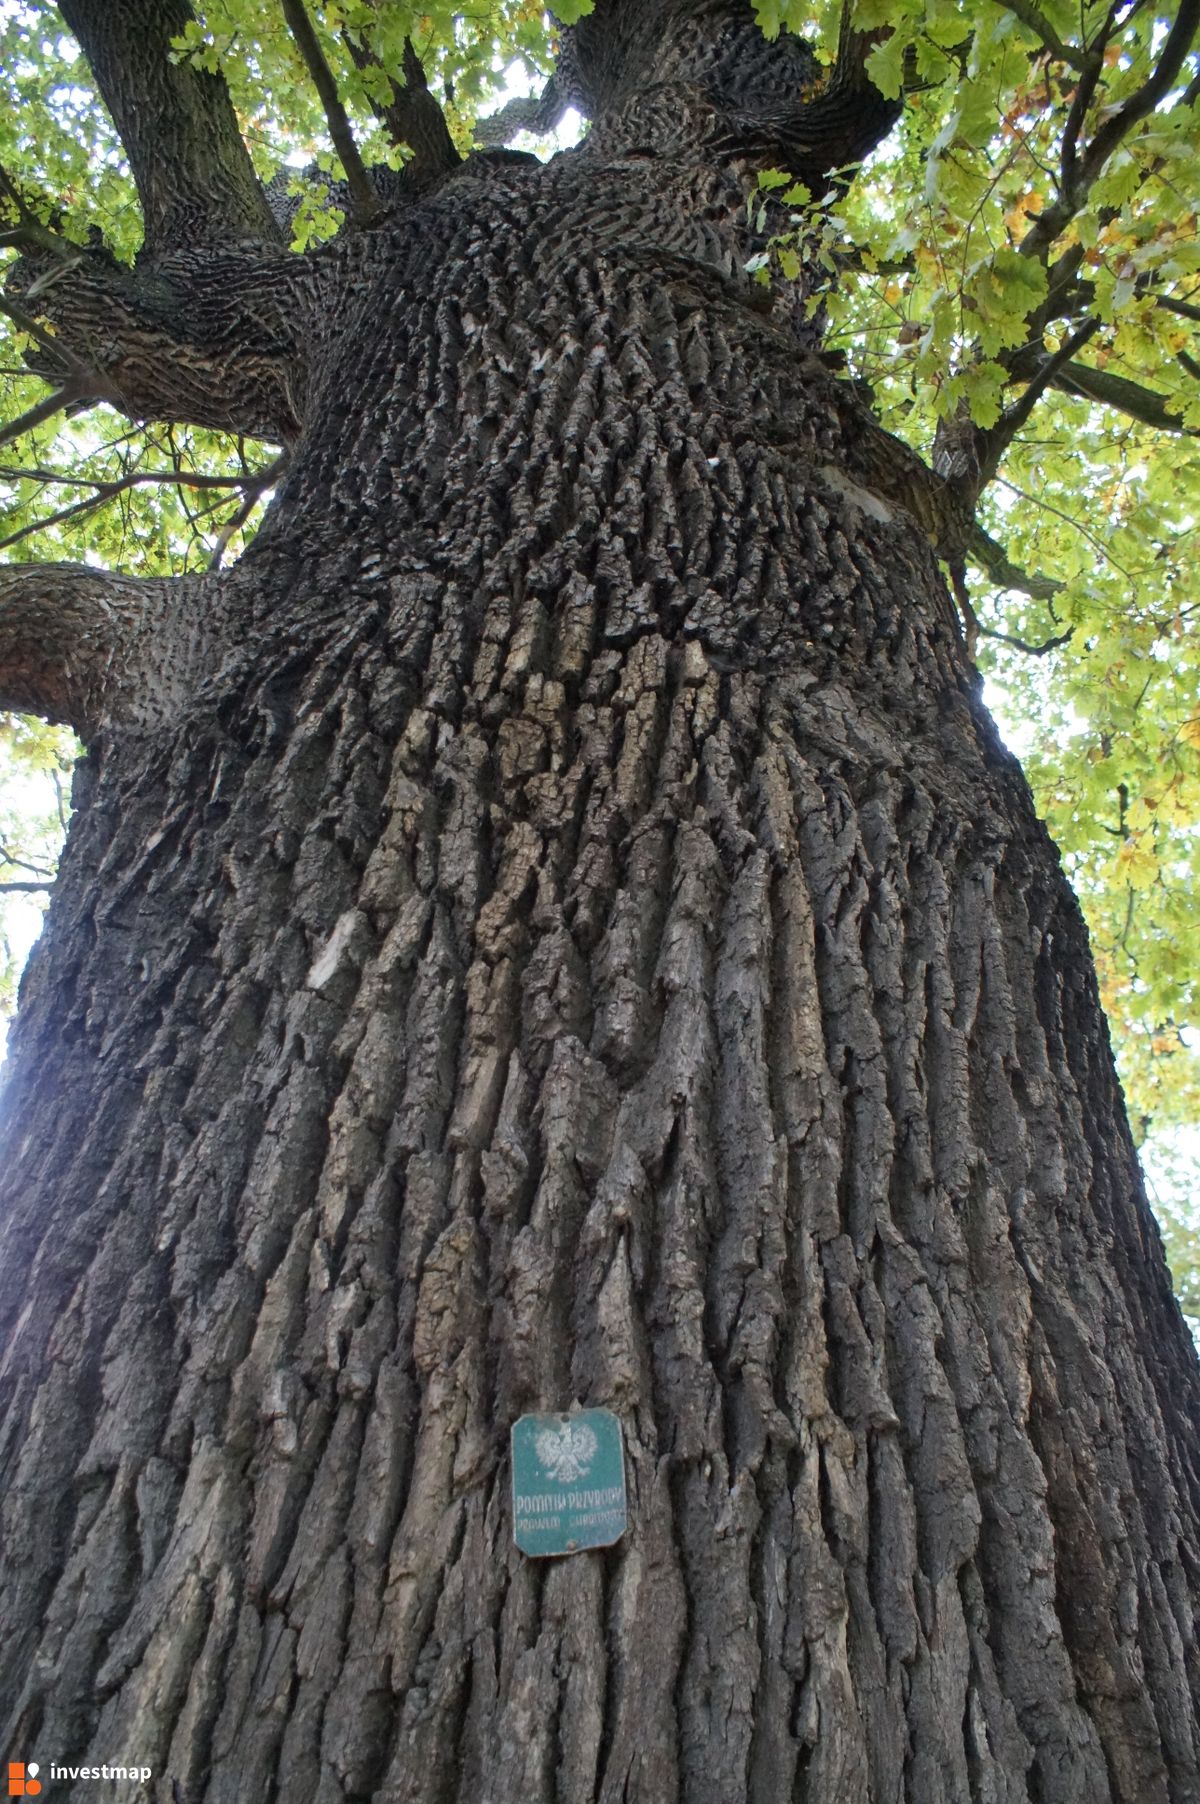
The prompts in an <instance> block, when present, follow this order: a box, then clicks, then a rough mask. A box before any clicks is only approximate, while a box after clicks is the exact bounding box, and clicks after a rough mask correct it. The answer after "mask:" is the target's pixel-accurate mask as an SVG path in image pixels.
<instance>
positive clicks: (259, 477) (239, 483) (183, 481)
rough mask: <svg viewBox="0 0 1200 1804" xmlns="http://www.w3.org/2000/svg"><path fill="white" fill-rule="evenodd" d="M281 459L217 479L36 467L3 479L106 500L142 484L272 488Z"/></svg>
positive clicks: (15, 469)
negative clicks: (94, 493) (89, 492)
mask: <svg viewBox="0 0 1200 1804" xmlns="http://www.w3.org/2000/svg"><path fill="white" fill-rule="evenodd" d="M279 468H280V459H278V458H276V459H275V461H274V463H272V464H270V465H268V466H267V468H266V469H265V470H259V471H257V472H256V471H253V470H250V471H247V472H246V473H245V474H244V475H240V476H214V475H208V474H206V473H205V472H203V471H200V470H182V469H181V470H130V471H129V472H128V473H127V474H126V475H125V476H71V475H63V474H62V473H61V472H60V471H58V470H43V469H38V468H37V467H33V468H27V467H25V466H23V465H6V464H0V479H5V478H7V479H9V480H12V481H17V480H21V481H26V482H41V483H45V484H46V486H47V487H57V488H66V489H97V490H103V491H105V493H106V495H107V496H112V495H115V494H118V493H119V492H120V491H121V490H122V489H131V488H136V486H137V485H138V483H141V482H161V483H168V484H177V485H178V486H179V487H180V488H186V489H244V488H247V487H254V488H256V489H264V488H269V486H270V485H271V483H272V482H274V481H275V479H276V477H277V475H278V474H279Z"/></svg>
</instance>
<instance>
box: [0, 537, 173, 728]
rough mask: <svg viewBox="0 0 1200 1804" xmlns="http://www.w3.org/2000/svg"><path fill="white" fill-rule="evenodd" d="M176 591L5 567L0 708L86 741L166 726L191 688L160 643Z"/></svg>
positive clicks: (33, 567) (37, 567)
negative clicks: (119, 729)
mask: <svg viewBox="0 0 1200 1804" xmlns="http://www.w3.org/2000/svg"><path fill="white" fill-rule="evenodd" d="M172 588H173V585H172V584H170V583H168V582H159V581H147V582H139V581H137V580H136V579H135V578H133V577H129V576H114V575H111V574H109V573H107V572H105V571H99V570H90V569H88V568H87V567H86V566H85V565H83V564H0V708H8V709H12V710H13V711H14V712H15V713H20V714H38V715H41V716H42V717H43V719H45V720H50V721H54V722H55V723H56V724H59V725H64V726H70V727H73V728H74V729H75V731H76V732H77V733H78V734H79V736H80V738H81V739H83V740H85V741H86V740H88V739H91V738H94V737H95V735H96V734H97V732H99V731H100V730H101V728H102V727H104V726H107V725H110V724H113V723H115V722H117V721H125V722H129V723H136V724H142V725H148V724H151V723H152V722H154V721H156V720H160V719H163V718H165V717H167V716H168V715H169V714H170V713H171V712H173V711H174V710H175V709H177V708H178V706H179V705H180V703H181V701H182V699H183V695H184V692H185V680H186V679H185V672H184V666H183V661H182V660H180V664H179V668H178V670H177V669H175V668H174V667H173V660H172V658H171V655H170V653H169V651H167V650H166V649H164V648H163V647H162V646H161V644H160V641H159V633H160V628H161V624H162V621H163V618H164V614H165V611H166V601H167V596H168V594H169V592H170V591H171V590H172Z"/></svg>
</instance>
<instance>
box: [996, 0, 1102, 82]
mask: <svg viewBox="0 0 1200 1804" xmlns="http://www.w3.org/2000/svg"><path fill="white" fill-rule="evenodd" d="M997 4H998V5H1000V6H1002V7H1003V8H1004V10H1005V12H1009V13H1012V14H1013V16H1014V18H1017V19H1020V21H1021V23H1022V25H1028V27H1029V29H1030V31H1032V32H1035V33H1036V34H1037V36H1038V37H1039V38H1040V39H1041V40H1042V43H1043V44H1044V45H1045V46H1046V49H1047V50H1048V51H1049V52H1050V54H1051V56H1056V57H1058V59H1059V61H1060V62H1064V63H1068V64H1069V65H1070V67H1071V68H1072V69H1081V68H1082V67H1083V58H1082V56H1081V55H1080V53H1079V51H1078V50H1076V48H1075V46H1074V45H1073V44H1064V43H1063V41H1062V39H1061V38H1060V37H1059V35H1058V33H1057V32H1056V31H1055V29H1054V27H1053V25H1051V23H1050V21H1049V19H1048V18H1047V17H1046V15H1045V13H1043V12H1042V11H1041V9H1040V8H1039V7H1037V6H1034V5H1033V4H1032V3H1031V0H997Z"/></svg>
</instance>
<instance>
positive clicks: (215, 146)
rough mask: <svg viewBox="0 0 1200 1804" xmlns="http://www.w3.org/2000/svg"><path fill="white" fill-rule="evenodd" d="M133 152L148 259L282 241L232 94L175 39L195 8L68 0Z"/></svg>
mask: <svg viewBox="0 0 1200 1804" xmlns="http://www.w3.org/2000/svg"><path fill="white" fill-rule="evenodd" d="M59 11H60V12H61V13H62V16H63V19H64V20H65V21H66V24H67V26H68V27H69V28H70V30H71V31H72V32H73V34H74V35H75V37H76V38H77V39H78V41H79V45H80V48H81V49H82V51H83V54H84V56H85V57H86V58H87V61H88V64H89V66H90V68H91V71H92V74H93V75H94V76H95V78H96V84H97V86H98V87H99V89H100V93H101V95H102V97H103V99H104V104H105V105H106V106H107V108H108V110H109V112H110V113H111V115H112V119H113V124H114V125H115V126H116V128H117V132H118V134H119V135H120V138H121V142H122V144H123V145H124V146H125V150H126V153H127V155H128V157H129V163H130V167H131V168H132V170H133V176H134V180H135V182H136V183H137V190H138V197H139V199H140V201H141V205H142V215H143V219H144V222H145V231H146V240H145V247H144V254H146V255H149V256H151V257H155V258H157V257H159V256H161V255H163V254H164V253H166V252H168V251H171V250H175V249H178V248H180V247H182V246H188V247H191V248H196V247H199V246H201V245H214V246H215V245H223V244H229V243H230V242H237V241H239V240H242V239H247V238H253V239H261V240H265V241H267V242H268V243H269V242H272V241H274V240H275V239H276V238H277V236H278V234H277V231H276V227H275V222H274V220H273V219H272V217H271V213H270V210H269V208H268V207H267V204H266V200H265V199H264V196H263V191H262V188H261V186H260V184H259V181H258V178H257V176H256V175H255V173H254V168H253V165H252V164H251V161H250V156H249V152H248V151H247V149H246V146H245V145H244V144H243V142H242V138H241V134H240V132H239V131H238V125H237V119H236V117H235V115H234V110H233V103H232V102H231V100H230V98H229V90H228V88H227V87H226V85H225V79H224V77H223V76H221V75H209V74H207V73H206V72H205V71H204V70H202V69H199V68H197V67H196V65H195V64H194V63H192V62H190V61H188V60H187V59H186V58H185V59H183V60H181V61H173V60H172V41H173V40H174V39H176V38H178V37H180V36H181V35H182V34H183V32H184V30H185V28H186V27H187V26H188V25H189V24H191V23H192V22H193V21H194V18H195V15H194V13H193V12H192V9H191V6H190V5H189V4H188V3H187V0H59Z"/></svg>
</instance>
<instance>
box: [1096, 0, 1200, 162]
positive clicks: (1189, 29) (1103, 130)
mask: <svg viewBox="0 0 1200 1804" xmlns="http://www.w3.org/2000/svg"><path fill="white" fill-rule="evenodd" d="M1198 29H1200V0H1180V3H1179V11H1178V12H1177V13H1176V15H1175V21H1174V24H1173V25H1172V26H1171V29H1170V31H1169V32H1168V33H1167V40H1166V42H1165V44H1164V45H1163V47H1162V51H1161V53H1160V55H1159V59H1158V62H1157V64H1156V65H1155V68H1154V71H1153V73H1152V74H1151V75H1150V77H1149V78H1148V79H1147V80H1146V81H1145V82H1143V83H1142V86H1141V87H1140V88H1139V89H1138V90H1137V92H1136V94H1132V95H1131V96H1130V97H1129V99H1128V100H1127V101H1125V102H1124V104H1123V105H1122V106H1120V107H1119V108H1118V109H1117V111H1116V112H1115V113H1114V114H1113V115H1112V116H1111V117H1110V118H1108V119H1106V120H1105V122H1104V124H1103V125H1102V126H1101V127H1100V129H1099V131H1098V132H1097V133H1096V136H1095V137H1094V138H1093V139H1092V142H1091V144H1090V145H1089V146H1088V148H1087V151H1086V153H1085V154H1084V157H1083V161H1082V165H1081V168H1080V181H1081V183H1082V184H1083V187H1084V190H1085V192H1086V190H1087V189H1088V188H1090V187H1091V185H1092V183H1093V182H1094V181H1095V179H1096V177H1097V176H1098V175H1099V174H1100V171H1101V170H1102V169H1103V167H1104V165H1105V163H1107V161H1108V159H1109V157H1110V156H1111V155H1112V153H1113V151H1114V150H1115V149H1116V148H1117V145H1118V144H1119V143H1120V142H1121V139H1122V138H1123V137H1124V136H1125V135H1126V133H1127V132H1128V131H1129V130H1130V128H1131V127H1132V126H1134V125H1136V124H1137V123H1138V120H1139V119H1144V118H1145V117H1146V115H1147V113H1152V112H1153V111H1154V109H1155V107H1156V106H1157V105H1158V103H1159V101H1160V100H1165V99H1166V97H1167V95H1168V94H1169V93H1170V91H1171V89H1172V87H1173V86H1174V84H1175V81H1176V79H1177V77H1178V75H1179V72H1180V70H1181V69H1182V68H1183V63H1184V58H1185V57H1186V56H1187V54H1188V51H1189V50H1190V49H1191V47H1192V44H1193V42H1194V40H1195V37H1196V32H1197V30H1198Z"/></svg>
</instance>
